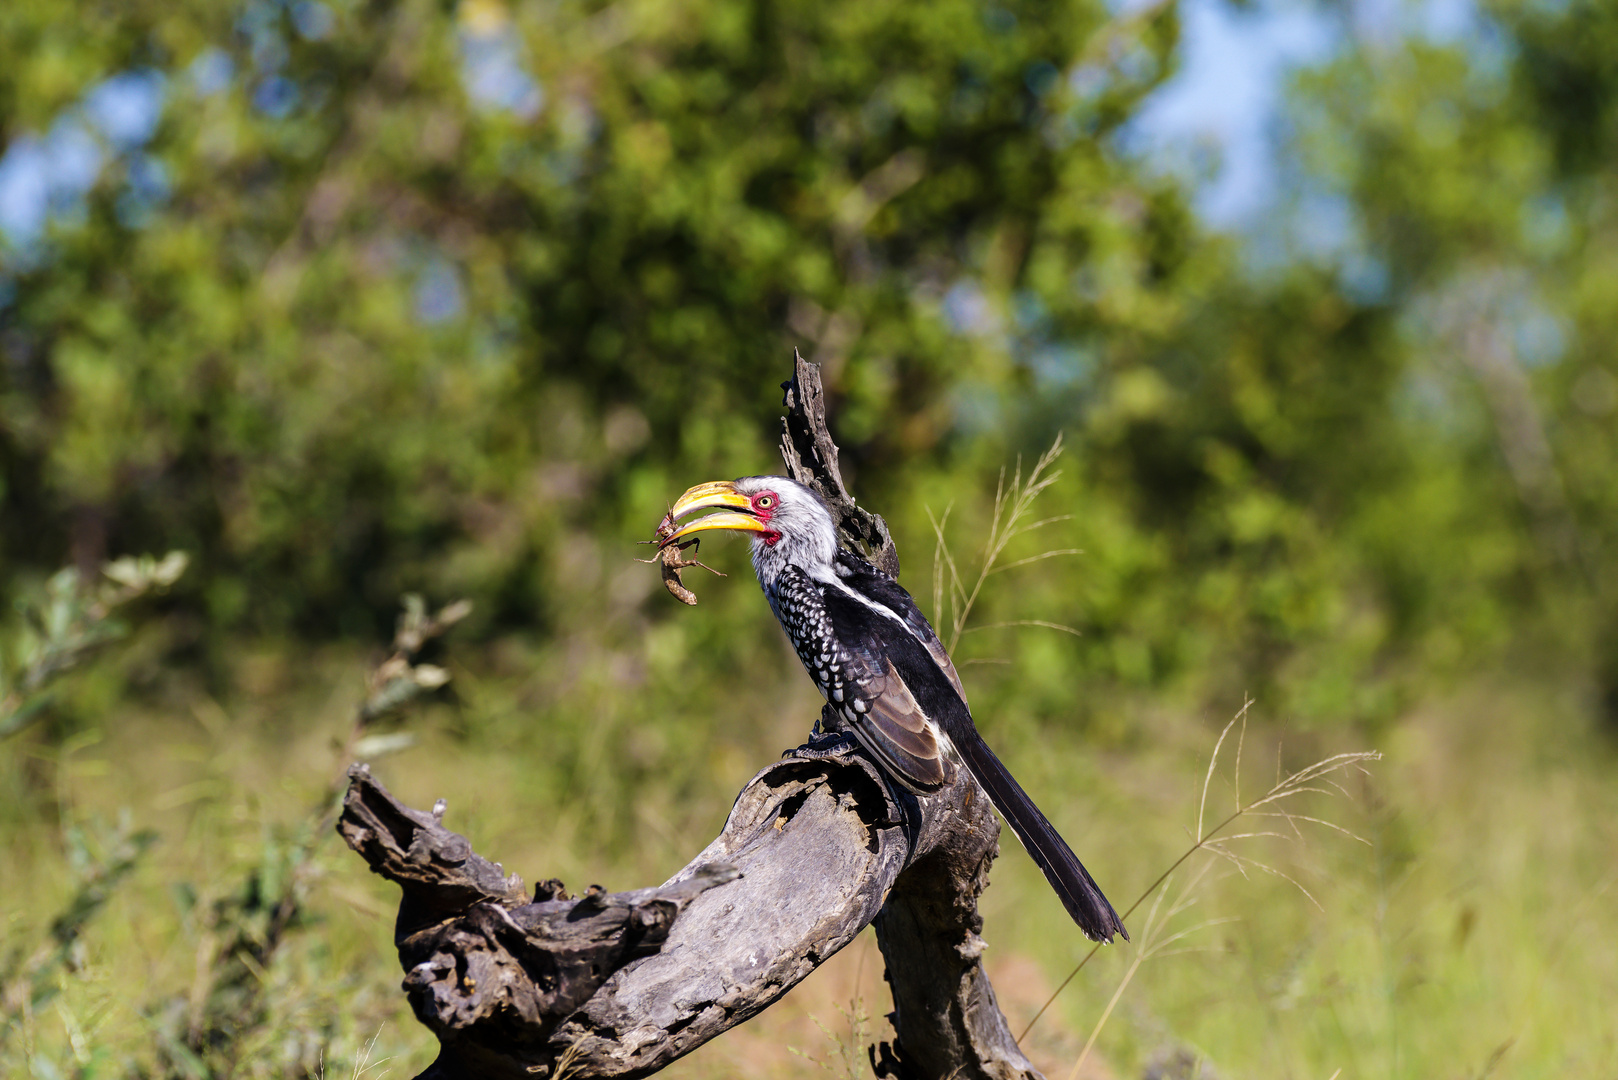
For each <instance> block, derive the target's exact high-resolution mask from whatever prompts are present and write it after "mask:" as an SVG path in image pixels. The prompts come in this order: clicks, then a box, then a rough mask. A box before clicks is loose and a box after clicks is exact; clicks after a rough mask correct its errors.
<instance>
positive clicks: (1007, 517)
mask: <svg viewBox="0 0 1618 1080" xmlns="http://www.w3.org/2000/svg"><path fill="white" fill-rule="evenodd" d="M1061 453H1062V436H1061V435H1060V434H1058V435H1057V436H1056V439H1055V441H1053V442H1052V443H1051V446H1050V449H1049V450H1046V451H1045V452H1044V453H1043V454H1041V455H1040V458H1039V460H1038V461H1037V462H1035V463H1034V467H1033V469H1032V470H1030V471H1029V473H1028V477H1027V479H1026V480H1025V479H1024V478H1023V474H1022V458H1020V457H1019V458H1018V459H1017V464H1016V467H1015V468H1014V469H1013V471H1012V474H1011V483H1010V484H1009V485H1008V484H1007V483H1006V470H1005V469H1004V468H1002V469H1001V470H1000V479H999V481H998V482H997V483H996V484H995V489H994V514H993V516H992V517H991V518H990V519H989V538H988V540H987V541H986V542H985V543H984V545H983V562H982V565H980V566H979V568H978V576H977V580H975V581H974V582H973V583H972V587H971V588H970V589H968V588H967V587H966V582H965V580H964V579H963V578H962V577H961V571H960V567H959V566H958V565H957V564H956V562H955V556H954V555H953V554H952V553H951V552H950V549H949V542H948V541H947V540H945V538H944V527H945V525H947V524H948V523H949V515H950V511H951V510H952V509H954V504H953V503H952V504H950V505H949V506H946V507H945V508H944V512H943V514H941V515H939V516H937V517H935V516H933V512H932V509H931V508H929V509H928V510H927V520H928V521H930V522H931V523H932V526H933V536H934V538H935V543H934V546H933V617H934V618H935V619H937V620H938V624H939V626H940V627H942V628H944V629H945V630H947V631H948V637H947V639H946V640H945V642H944V647H945V649H946V650H947V651H949V652H951V653H953V652H954V651H955V646H957V645H959V644H960V641H961V635H962V634H965V633H968V630H967V626H966V623H967V620H968V619H969V618H970V617H971V615H972V608H973V607H974V606H975V605H976V604H977V601H978V597H979V595H981V594H982V592H983V586H984V583H985V582H987V581H988V580H989V578H990V576H991V575H994V574H998V573H1001V572H1002V571H1005V570H1013V569H1015V568H1017V567H1019V566H1027V565H1028V564H1029V563H1036V562H1040V561H1042V560H1044V559H1052V558H1056V557H1057V556H1059V555H1078V554H1081V552H1080V551H1079V549H1078V548H1053V549H1051V550H1049V551H1042V552H1040V553H1039V554H1038V555H1031V556H1029V557H1028V558H1026V559H1015V560H1013V561H1011V562H1008V563H1001V562H1000V558H1001V556H1002V555H1004V554H1005V551H1006V546H1007V545H1008V544H1010V543H1011V542H1012V541H1013V540H1015V539H1016V538H1017V537H1019V536H1022V535H1024V534H1026V533H1031V532H1033V531H1034V530H1035V529H1040V528H1043V527H1044V526H1046V525H1052V524H1055V523H1056V522H1058V521H1068V520H1070V519H1071V518H1072V517H1073V515H1072V514H1058V515H1056V516H1054V517H1047V518H1040V519H1038V520H1036V521H1028V520H1026V519H1027V518H1029V517H1030V516H1031V515H1032V513H1033V509H1034V501H1035V500H1036V499H1038V498H1039V496H1040V494H1041V493H1042V492H1043V491H1044V490H1045V489H1046V488H1048V487H1050V486H1051V485H1052V484H1054V483H1056V481H1057V480H1058V479H1060V478H1061V475H1062V472H1061V470H1060V469H1057V470H1054V471H1053V470H1052V469H1051V465H1052V464H1053V463H1054V462H1055V461H1056V459H1057V457H1059V456H1060V455H1061ZM946 600H947V601H948V604H949V618H948V619H947V620H946V619H945V617H944V616H945V611H944V605H945V602H946ZM1005 626H1043V627H1046V628H1048V629H1051V630H1061V631H1063V632H1064V633H1069V634H1074V635H1077V634H1078V631H1077V630H1075V629H1073V627H1071V626H1064V625H1062V624H1061V623H1053V622H1045V621H1043V620H1040V619H1020V620H1016V621H1013V622H1003V623H991V624H989V625H987V626H974V627H972V630H973V631H977V630H994V629H998V628H1000V627H1005Z"/></svg>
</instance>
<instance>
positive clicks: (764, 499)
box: [758, 495, 775, 510]
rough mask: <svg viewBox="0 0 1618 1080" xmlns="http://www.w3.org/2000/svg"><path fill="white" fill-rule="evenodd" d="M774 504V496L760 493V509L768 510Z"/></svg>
mask: <svg viewBox="0 0 1618 1080" xmlns="http://www.w3.org/2000/svg"><path fill="white" fill-rule="evenodd" d="M774 505H775V498H774V497H773V496H770V495H760V496H759V497H758V508H759V509H760V510H768V509H769V508H770V507H772V506H774Z"/></svg>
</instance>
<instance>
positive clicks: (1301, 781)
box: [1017, 701, 1382, 1074]
mask: <svg viewBox="0 0 1618 1080" xmlns="http://www.w3.org/2000/svg"><path fill="white" fill-rule="evenodd" d="M1252 704H1253V703H1252V702H1251V701H1247V702H1244V703H1243V704H1242V707H1241V709H1240V710H1239V711H1238V712H1237V713H1236V715H1235V716H1234V717H1232V718H1231V720H1230V722H1229V723H1228V724H1226V725H1225V728H1224V730H1223V731H1221V732H1220V733H1219V738H1218V740H1217V741H1215V743H1214V748H1213V753H1212V754H1211V755H1209V758H1208V770H1207V772H1206V773H1205V774H1204V776H1203V780H1202V796H1201V798H1200V799H1199V800H1198V802H1197V826H1196V833H1195V838H1194V842H1193V843H1192V844H1191V846H1190V847H1188V848H1186V850H1185V851H1184V852H1182V853H1181V854H1180V857H1179V858H1177V859H1175V860H1174V862H1173V863H1172V864H1171V865H1170V866H1169V868H1168V869H1166V870H1164V871H1163V873H1162V874H1160V875H1158V878H1157V880H1155V881H1153V882H1152V883H1151V884H1150V885H1148V886H1147V887H1146V889H1145V891H1143V892H1142V893H1141V894H1140V896H1139V897H1138V898H1136V900H1135V902H1134V903H1133V904H1131V905H1130V906H1129V908H1128V910H1126V911H1125V912H1124V916H1123V917H1124V919H1125V921H1127V920H1128V919H1129V917H1130V916H1131V915H1133V914H1134V913H1135V911H1136V910H1137V909H1138V908H1139V907H1140V906H1141V905H1142V904H1144V903H1145V902H1146V901H1147V900H1148V899H1150V898H1151V897H1152V896H1153V895H1154V894H1156V895H1157V897H1158V899H1157V900H1155V901H1153V905H1152V908H1151V909H1150V911H1149V913H1148V915H1147V919H1146V925H1145V927H1143V928H1142V932H1141V940H1140V943H1139V945H1138V946H1137V949H1136V953H1135V956H1134V957H1133V959H1132V960H1131V962H1130V965H1129V967H1128V969H1126V971H1125V972H1124V975H1123V978H1122V979H1121V980H1120V981H1119V985H1118V988H1117V990H1116V991H1115V992H1114V993H1113V997H1112V1000H1111V1001H1109V1002H1108V1004H1107V1007H1106V1009H1105V1010H1104V1011H1103V1013H1102V1016H1101V1019H1100V1021H1099V1022H1098V1023H1097V1024H1096V1027H1095V1030H1094V1031H1092V1032H1091V1035H1090V1039H1089V1040H1088V1041H1087V1042H1086V1043H1085V1047H1084V1050H1083V1052H1082V1053H1081V1054H1080V1055H1079V1060H1078V1062H1077V1063H1075V1065H1074V1073H1075V1074H1077V1071H1078V1068H1079V1065H1081V1064H1083V1062H1084V1059H1085V1057H1086V1056H1087V1055H1088V1054H1089V1052H1090V1048H1091V1047H1092V1046H1093V1045H1094V1044H1095V1040H1096V1039H1097V1038H1098V1037H1099V1036H1100V1034H1101V1030H1102V1028H1103V1027H1105V1026H1106V1023H1107V1020H1108V1019H1109V1018H1110V1017H1111V1015H1112V1010H1113V1007H1114V1006H1115V1005H1116V1004H1117V1002H1118V999H1119V998H1120V997H1121V996H1122V995H1123V992H1124V990H1125V988H1126V987H1127V986H1128V985H1129V982H1130V980H1131V979H1133V978H1134V976H1135V972H1136V971H1137V970H1139V968H1140V965H1141V964H1142V963H1144V962H1145V961H1146V960H1148V959H1150V958H1152V957H1153V956H1161V955H1164V953H1163V952H1162V948H1163V947H1164V946H1166V945H1167V944H1169V943H1170V942H1173V941H1179V940H1182V939H1183V938H1184V937H1185V936H1186V934H1188V933H1192V932H1194V931H1195V930H1199V929H1202V928H1204V927H1206V926H1209V925H1212V923H1203V924H1200V925H1199V926H1197V927H1194V928H1192V930H1188V931H1180V932H1178V933H1176V934H1173V935H1171V936H1170V937H1168V938H1163V939H1159V938H1158V937H1157V936H1156V935H1157V934H1159V933H1161V932H1162V929H1163V924H1164V923H1166V922H1167V921H1168V919H1169V918H1171V917H1172V916H1173V915H1174V914H1177V913H1178V912H1180V911H1182V910H1184V908H1185V906H1186V905H1187V903H1188V900H1189V892H1187V893H1185V894H1183V895H1182V897H1181V899H1178V900H1176V901H1175V903H1174V904H1173V905H1171V907H1170V911H1169V914H1168V915H1165V916H1162V917H1161V918H1160V917H1159V908H1160V905H1161V903H1162V897H1163V895H1164V894H1166V892H1167V889H1166V888H1165V886H1166V885H1167V884H1168V882H1169V881H1170V879H1171V878H1172V877H1173V876H1174V874H1175V872H1176V871H1178V870H1179V869H1180V867H1182V866H1184V865H1185V863H1186V862H1187V860H1189V859H1190V858H1191V857H1192V856H1194V855H1196V854H1197V853H1198V852H1201V851H1206V852H1208V853H1210V854H1212V855H1215V856H1218V857H1219V858H1221V859H1224V860H1225V861H1227V862H1229V863H1230V864H1231V865H1232V866H1234V867H1235V869H1236V870H1237V871H1238V872H1240V873H1241V874H1242V875H1243V876H1244V877H1245V876H1247V875H1248V873H1249V871H1253V870H1257V871H1262V872H1264V873H1267V874H1273V875H1275V876H1276V877H1279V878H1282V879H1283V880H1285V881H1287V882H1289V883H1290V884H1292V886H1293V887H1294V888H1296V889H1297V890H1298V891H1299V892H1301V893H1303V895H1304V896H1305V897H1307V898H1308V900H1309V902H1310V903H1312V904H1314V905H1315V906H1316V907H1319V906H1320V903H1319V901H1317V900H1316V899H1315V898H1314V896H1313V895H1312V894H1311V893H1310V892H1309V890H1308V889H1305V888H1304V887H1303V885H1302V884H1300V883H1299V882H1298V881H1297V880H1295V879H1294V878H1292V877H1291V876H1289V875H1288V874H1286V873H1285V872H1283V871H1281V870H1279V869H1277V868H1276V867H1274V866H1271V865H1269V864H1267V863H1263V862H1260V861H1259V860H1257V859H1254V858H1252V857H1251V856H1248V855H1245V854H1242V853H1240V852H1237V851H1235V850H1233V849H1232V848H1231V847H1230V845H1231V844H1233V843H1235V842H1236V841H1239V840H1252V839H1257V838H1260V837H1273V838H1278V839H1294V838H1295V839H1299V840H1301V839H1303V831H1302V830H1301V829H1300V828H1299V824H1300V823H1310V824H1315V825H1320V826H1324V827H1325V828H1328V829H1331V830H1333V831H1335V832H1340V833H1342V834H1343V835H1345V836H1348V837H1350V838H1351V839H1354V840H1358V841H1359V842H1360V843H1362V844H1367V845H1368V844H1369V843H1370V841H1368V840H1366V839H1365V838H1364V837H1361V836H1356V835H1355V834H1354V833H1352V832H1350V831H1349V830H1348V829H1345V828H1343V827H1342V826H1340V825H1336V824H1333V823H1332V822H1330V821H1326V820H1325V819H1323V818H1319V817H1315V816H1312V815H1309V814H1303V813H1297V812H1294V811H1292V810H1290V809H1289V808H1288V804H1289V802H1290V801H1291V800H1294V799H1296V798H1297V797H1298V796H1300V795H1304V794H1308V793H1314V794H1321V795H1332V794H1341V795H1344V796H1346V795H1347V794H1348V792H1347V790H1346V789H1345V788H1343V786H1342V785H1341V784H1340V783H1338V781H1337V779H1336V778H1337V777H1338V776H1340V775H1341V774H1343V773H1346V772H1349V771H1353V770H1362V771H1363V767H1364V765H1365V764H1366V763H1368V762H1372V761H1379V760H1381V758H1382V755H1381V754H1380V753H1379V752H1377V751H1374V750H1361V751H1352V752H1349V753H1342V754H1333V755H1331V756H1330V757H1326V758H1322V759H1320V760H1319V761H1316V762H1315V763H1314V764H1312V765H1306V766H1305V767H1303V768H1301V769H1299V770H1297V771H1296V772H1293V773H1290V774H1289V775H1287V776H1285V777H1281V778H1279V779H1277V780H1276V782H1275V783H1274V784H1273V785H1272V786H1271V787H1270V788H1269V789H1268V790H1267V791H1265V792H1264V793H1263V794H1262V795H1260V796H1259V797H1257V798H1256V799H1253V800H1252V801H1251V802H1245V803H1244V802H1243V801H1242V797H1241V775H1242V749H1243V747H1244V744H1245V743H1246V736H1247V714H1248V711H1249V709H1251V707H1252ZM1232 729H1235V730H1236V732H1237V737H1236V762H1235V775H1234V794H1235V802H1236V809H1235V810H1233V811H1232V812H1231V813H1230V814H1228V815H1227V816H1226V817H1224V818H1223V819H1222V820H1220V821H1219V822H1218V823H1217V824H1215V825H1213V826H1211V827H1208V826H1207V824H1206V822H1207V810H1208V788H1209V786H1210V785H1211V784H1212V782H1213V777H1214V773H1215V772H1216V771H1217V769H1218V765H1219V755H1220V752H1221V751H1222V750H1223V748H1224V745H1225V741H1226V739H1228V738H1229V736H1230V733H1231V731H1232ZM1246 818H1273V819H1280V820H1282V821H1284V822H1285V823H1286V825H1287V826H1288V827H1289V828H1290V830H1291V831H1290V833H1288V832H1278V831H1275V830H1272V829H1257V830H1254V831H1251V832H1239V833H1230V834H1226V832H1225V830H1226V829H1228V828H1230V827H1231V826H1232V825H1234V824H1236V823H1237V822H1238V821H1242V820H1244V819H1246ZM1212 865H1215V864H1214V863H1212V862H1209V863H1208V864H1206V865H1205V866H1204V867H1203V868H1202V870H1200V871H1199V872H1198V873H1197V874H1196V875H1195V876H1193V877H1192V879H1191V881H1190V882H1189V883H1188V886H1187V888H1188V890H1191V889H1194V888H1195V887H1196V886H1197V885H1198V884H1200V883H1201V881H1202V880H1203V878H1204V876H1205V874H1206V870H1207V868H1208V867H1209V866H1212ZM1159 890H1163V892H1161V893H1160V892H1159ZM1100 950H1101V946H1100V944H1099V943H1098V944H1096V945H1094V946H1092V947H1091V948H1090V951H1089V952H1087V953H1085V955H1084V958H1083V959H1081V960H1080V961H1079V962H1078V964H1077V965H1076V966H1075V967H1074V968H1073V970H1072V971H1071V972H1069V973H1068V976H1067V978H1065V979H1063V980H1062V983H1061V985H1060V986H1058V987H1057V988H1056V990H1055V991H1054V992H1052V994H1051V996H1050V997H1049V998H1047V999H1046V1001H1045V1004H1043V1005H1041V1006H1040V1008H1039V1011H1038V1012H1037V1013H1035V1014H1034V1017H1033V1019H1032V1020H1029V1021H1028V1025H1027V1026H1026V1027H1024V1028H1023V1030H1022V1034H1020V1035H1019V1036H1017V1041H1018V1042H1021V1041H1022V1040H1023V1039H1026V1038H1027V1037H1028V1033H1029V1032H1030V1031H1032V1030H1033V1028H1034V1025H1035V1024H1036V1023H1038V1022H1039V1018H1040V1017H1042V1016H1044V1015H1045V1013H1046V1011H1047V1010H1049V1009H1050V1007H1051V1005H1052V1004H1053V1003H1055V1001H1056V999H1057V997H1058V996H1059V995H1060V994H1061V993H1062V991H1063V990H1065V989H1067V986H1068V984H1069V983H1071V982H1072V981H1073V980H1074V979H1075V978H1076V977H1077V976H1078V974H1079V972H1081V971H1083V970H1084V966H1085V965H1086V964H1088V963H1089V962H1090V960H1091V958H1093V957H1094V956H1095V955H1096V953H1098V952H1099V951H1100Z"/></svg>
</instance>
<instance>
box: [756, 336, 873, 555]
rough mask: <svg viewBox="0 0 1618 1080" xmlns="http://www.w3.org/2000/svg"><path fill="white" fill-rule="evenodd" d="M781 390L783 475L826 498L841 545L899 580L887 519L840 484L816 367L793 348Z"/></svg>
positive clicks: (839, 469)
mask: <svg viewBox="0 0 1618 1080" xmlns="http://www.w3.org/2000/svg"><path fill="white" fill-rule="evenodd" d="M781 389H782V390H784V391H786V400H785V401H784V402H783V404H784V405H785V406H786V410H787V414H786V415H785V416H783V417H782V418H781V460H782V461H784V462H785V463H786V467H787V475H788V476H790V477H792V479H794V480H796V481H797V482H798V483H800V484H805V485H807V486H809V487H810V488H813V489H814V491H815V493H816V494H818V495H819V496H820V497H821V498H822V499H824V500H826V505H827V506H828V507H830V508H831V512H832V516H833V517H835V518H836V519H837V531H838V532H840V533H841V534H842V537H843V543H845V544H847V545H848V546H849V547H851V548H853V549H854V550H856V551H858V552H859V553H860V554H861V555H864V556H865V557H866V558H867V559H869V560H870V562H871V564H872V565H873V566H876V567H877V568H878V569H880V570H881V571H882V572H883V573H885V574H887V575H888V576H889V577H890V578H892V579H893V580H895V581H898V580H899V549H898V548H897V547H896V546H895V545H894V543H893V536H892V535H891V534H890V533H889V532H888V523H887V522H886V521H883V520H882V518H881V517H880V516H878V515H876V514H873V513H871V512H870V511H869V510H866V509H864V508H862V507H860V506H858V505H857V504H856V503H855V502H854V499H853V497H852V496H851V495H849V493H848V488H847V487H845V486H844V485H843V470H842V467H841V466H840V465H839V464H838V461H837V457H838V453H837V444H836V443H834V442H832V438H831V432H829V431H828V430H827V429H826V391H825V390H824V389H823V388H822V387H821V385H820V369H819V368H818V367H816V366H815V365H814V364H811V363H810V362H809V361H807V360H805V359H804V358H803V357H802V356H801V355H799V353H798V350H796V349H793V350H792V378H790V379H788V380H787V381H786V382H784V383H782V384H781Z"/></svg>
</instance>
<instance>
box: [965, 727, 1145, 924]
mask: <svg viewBox="0 0 1618 1080" xmlns="http://www.w3.org/2000/svg"><path fill="white" fill-rule="evenodd" d="M950 741H951V742H953V743H954V744H955V749H956V750H957V751H958V752H959V753H960V755H961V760H962V762H964V763H965V765H966V767H967V768H968V769H970V770H971V772H972V775H973V776H975V777H977V781H978V783H980V784H982V785H983V789H984V790H985V791H987V792H988V793H989V799H990V801H991V802H993V803H994V807H995V809H996V810H998V811H1000V813H1001V814H1002V815H1004V816H1005V819H1006V821H1007V822H1008V823H1010V825H1011V831H1012V832H1014V833H1016V834H1017V839H1019V840H1021V841H1022V846H1023V847H1025V848H1027V849H1028V854H1030V855H1032V856H1033V857H1034V862H1036V863H1038V864H1039V868H1040V869H1041V870H1043V871H1044V872H1045V880H1046V881H1049V882H1050V883H1051V888H1053V889H1055V890H1056V895H1057V896H1060V897H1061V898H1062V905H1063V906H1064V907H1066V908H1067V913H1068V914H1069V915H1071V916H1073V921H1074V922H1076V923H1078V924H1079V929H1080V930H1083V931H1084V933H1085V936H1086V937H1088V938H1090V940H1091V941H1109V942H1110V941H1111V940H1112V935H1113V934H1120V935H1122V936H1123V939H1124V940H1125V941H1128V940H1129V931H1127V930H1125V929H1124V923H1123V920H1122V919H1120V918H1119V917H1118V913H1117V912H1116V911H1114V910H1112V905H1111V904H1109V903H1108V902H1107V898H1106V897H1105V896H1103V895H1102V894H1101V890H1100V889H1099V888H1098V887H1097V886H1096V883H1095V881H1094V880H1093V879H1092V878H1091V877H1090V873H1089V871H1087V870H1086V869H1085V868H1084V864H1083V863H1081V862H1079V857H1078V856H1077V855H1075V854H1073V849H1072V848H1070V847H1068V846H1067V841H1066V840H1063V839H1062V837H1061V834H1060V833H1058V832H1057V831H1056V828H1055V827H1054V826H1053V825H1051V823H1050V822H1049V821H1047V820H1046V819H1045V815H1044V814H1042V813H1040V812H1039V807H1037V806H1035V805H1034V800H1032V799H1030V798H1029V797H1028V793H1027V792H1026V791H1024V790H1023V789H1022V785H1020V784H1018V783H1017V781H1016V780H1015V779H1014V778H1013V777H1012V775H1011V773H1010V772H1008V771H1007V770H1006V767H1005V766H1004V765H1002V764H1001V763H1000V759H999V758H997V757H995V756H994V751H993V750H990V749H989V744H988V743H985V742H984V741H983V738H982V737H981V736H980V735H978V733H977V732H976V731H975V730H973V729H971V728H968V729H966V730H965V731H960V732H951V733H950Z"/></svg>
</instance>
